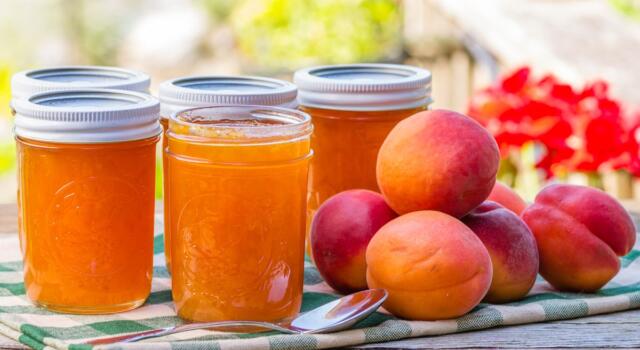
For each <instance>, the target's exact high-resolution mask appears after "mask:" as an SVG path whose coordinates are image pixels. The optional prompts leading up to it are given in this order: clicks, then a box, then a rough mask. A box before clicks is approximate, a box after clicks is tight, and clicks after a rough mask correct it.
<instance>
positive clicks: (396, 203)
mask: <svg viewBox="0 0 640 350" xmlns="http://www.w3.org/2000/svg"><path fill="white" fill-rule="evenodd" d="M499 161H500V154H499V152H498V146H497V144H496V142H495V140H494V139H493V137H492V136H491V135H490V134H489V133H488V132H487V130H485V129H484V128H483V127H482V126H481V125H480V124H478V123H477V122H476V121H474V120H473V119H471V118H469V117H467V116H465V115H462V114H460V113H456V112H453V111H447V110H433V111H425V112H420V113H417V114H414V115H413V116H411V117H409V118H407V119H404V120H402V121H401V122H400V123H398V124H397V125H396V126H395V127H394V128H393V130H391V132H390V133H389V135H388V136H387V138H386V139H385V141H384V143H383V144H382V147H381V148H380V151H379V153H378V160H377V166H376V176H377V179H378V186H379V187H380V190H381V192H382V194H383V195H384V197H385V199H386V200H387V203H389V206H391V208H393V210H395V211H396V212H397V213H398V214H404V213H408V212H412V211H417V210H437V211H441V212H444V213H447V214H449V215H452V216H455V217H462V216H463V215H465V214H466V213H468V212H469V211H471V210H472V209H473V208H475V207H477V206H478V205H479V204H480V203H482V202H483V201H484V200H485V199H487V197H488V196H489V193H490V192H491V189H492V188H493V185H494V183H495V180H496V173H497V171H498V165H499Z"/></svg>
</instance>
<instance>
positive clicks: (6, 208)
mask: <svg viewBox="0 0 640 350" xmlns="http://www.w3.org/2000/svg"><path fill="white" fill-rule="evenodd" d="M16 232H18V206H17V205H15V204H2V205H0V234H7V233H16Z"/></svg>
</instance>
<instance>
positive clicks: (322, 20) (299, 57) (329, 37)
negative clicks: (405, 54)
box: [230, 0, 401, 70]
mask: <svg viewBox="0 0 640 350" xmlns="http://www.w3.org/2000/svg"><path fill="white" fill-rule="evenodd" d="M230 23H231V26H232V27H233V30H234V32H235V34H236V38H237V41H238V48H239V50H240V52H241V53H242V54H243V56H245V57H246V58H247V59H248V60H249V61H250V62H251V63H253V64H254V65H255V67H257V68H258V70H259V69H264V68H271V69H285V70H291V69H294V68H297V67H302V66H308V65H313V64H319V63H323V64H324V63H327V64H331V63H348V62H356V61H376V60H385V59H386V60H388V59H393V58H396V57H397V56H399V54H400V52H401V43H400V40H398V38H399V37H400V34H401V33H400V30H401V13H400V8H399V4H398V2H397V1H395V0H324V1H309V0H243V1H241V2H240V3H239V4H238V6H237V7H235V8H234V9H233V12H232V13H231V17H230Z"/></svg>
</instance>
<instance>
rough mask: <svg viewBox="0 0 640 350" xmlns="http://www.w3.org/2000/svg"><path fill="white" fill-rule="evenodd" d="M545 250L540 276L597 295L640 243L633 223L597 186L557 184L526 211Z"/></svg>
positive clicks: (559, 285) (524, 215) (526, 218)
mask: <svg viewBox="0 0 640 350" xmlns="http://www.w3.org/2000/svg"><path fill="white" fill-rule="evenodd" d="M522 218H523V219H524V221H525V222H526V223H527V225H528V226H529V228H530V229H531V232H533V234H534V236H535V237H536V241H537V243H538V251H539V252H540V274H541V275H542V277H544V278H545V279H546V280H547V281H548V282H549V283H550V284H551V285H553V286H554V287H556V288H557V289H559V290H565V291H573V292H593V291H596V290H598V289H600V288H601V287H602V286H604V285H605V284H606V283H607V282H609V281H610V280H611V279H612V278H613V277H614V276H615V275H616V273H618V271H619V270H620V260H619V258H618V256H622V255H625V254H627V253H628V252H629V251H631V249H632V247H633V245H634V244H635V240H636V232H635V227H634V225H633V220H632V219H631V217H630V216H629V214H628V213H627V211H626V210H625V209H624V208H623V207H622V205H620V203H618V202H617V201H616V200H615V199H613V197H611V196H609V195H608V194H606V193H605V192H603V191H600V190H597V189H595V188H591V187H585V186H576V185H551V186H547V187H545V188H544V189H543V190H542V191H540V193H538V195H537V196H536V199H535V202H534V203H533V204H532V205H531V206H529V207H528V208H527V209H525V211H524V212H523V213H522Z"/></svg>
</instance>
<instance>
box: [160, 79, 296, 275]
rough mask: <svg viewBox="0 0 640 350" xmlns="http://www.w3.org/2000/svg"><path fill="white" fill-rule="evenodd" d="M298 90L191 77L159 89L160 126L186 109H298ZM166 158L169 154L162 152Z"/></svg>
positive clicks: (272, 83) (264, 82) (283, 84)
mask: <svg viewBox="0 0 640 350" xmlns="http://www.w3.org/2000/svg"><path fill="white" fill-rule="evenodd" d="M296 95H297V89H296V87H295V85H293V84H292V83H290V82H287V81H282V80H278V79H271V78H263V77H251V76H222V75H208V76H191V77H182V78H176V79H172V80H168V81H165V82H163V83H162V84H161V85H160V92H159V98H160V123H161V124H162V126H163V128H164V130H165V131H166V130H167V128H168V125H169V117H170V116H171V115H172V114H174V113H176V112H178V111H180V110H183V109H187V108H194V107H205V106H212V105H265V106H277V107H283V108H296V107H297V101H296ZM166 148H167V138H166V137H164V138H163V139H162V149H163V150H164V149H166ZM163 154H165V155H166V153H164V152H163ZM163 169H164V170H163V176H164V179H165V181H164V184H165V186H164V200H165V208H166V203H167V202H168V199H169V197H170V195H171V193H170V192H169V188H167V186H166V183H167V181H166V179H167V177H168V176H169V175H168V173H167V160H166V156H163ZM169 214H170V213H169V212H168V211H166V210H165V211H164V222H165V230H164V239H165V245H164V252H165V259H166V265H167V269H168V270H169V272H171V236H170V235H169V232H170V230H169V228H168V226H167V225H168V224H167V223H168V222H169V217H168V216H169Z"/></svg>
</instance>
